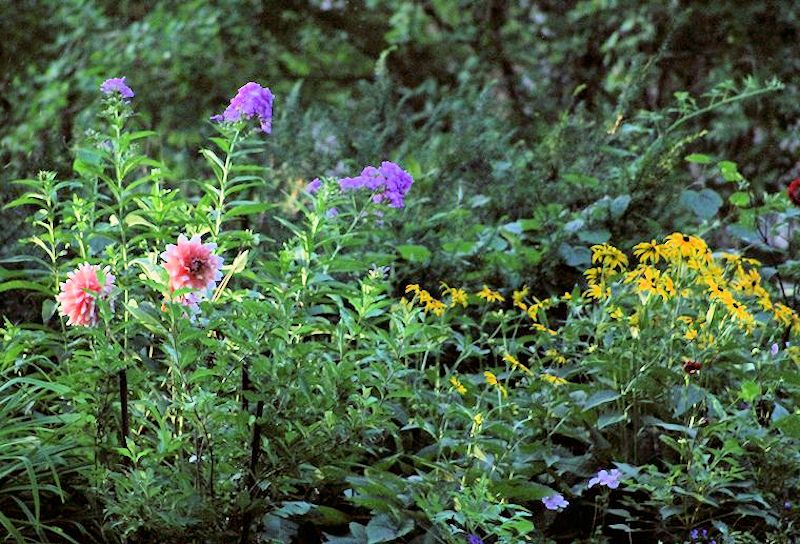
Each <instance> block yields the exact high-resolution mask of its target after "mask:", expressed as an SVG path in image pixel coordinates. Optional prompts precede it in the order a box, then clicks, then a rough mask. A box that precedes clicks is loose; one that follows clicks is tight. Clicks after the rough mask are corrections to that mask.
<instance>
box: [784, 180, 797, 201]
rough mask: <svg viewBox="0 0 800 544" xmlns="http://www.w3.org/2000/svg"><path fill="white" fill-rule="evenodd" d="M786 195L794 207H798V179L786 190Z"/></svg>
mask: <svg viewBox="0 0 800 544" xmlns="http://www.w3.org/2000/svg"><path fill="white" fill-rule="evenodd" d="M786 194H787V195H789V200H791V201H792V204H794V205H795V206H800V178H797V179H795V180H794V181H792V182H791V183H790V184H789V187H787V188H786Z"/></svg>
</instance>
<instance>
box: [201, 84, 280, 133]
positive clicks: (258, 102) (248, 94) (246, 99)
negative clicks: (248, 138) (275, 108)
mask: <svg viewBox="0 0 800 544" xmlns="http://www.w3.org/2000/svg"><path fill="white" fill-rule="evenodd" d="M273 99H274V96H273V94H272V91H270V90H269V88H267V87H262V86H261V85H259V84H258V83H254V82H252V81H251V82H249V83H247V84H245V85H243V86H242V87H240V88H239V91H238V92H237V93H236V96H234V97H233V98H231V103H230V105H229V106H228V107H227V108H225V111H224V112H222V114H221V115H215V116H214V117H212V118H211V120H212V121H218V122H219V121H225V122H227V123H233V122H236V121H238V120H240V119H241V118H242V117H244V118H245V119H252V118H253V117H258V120H259V122H260V124H261V130H262V131H264V132H266V133H267V134H269V133H270V132H272V101H273Z"/></svg>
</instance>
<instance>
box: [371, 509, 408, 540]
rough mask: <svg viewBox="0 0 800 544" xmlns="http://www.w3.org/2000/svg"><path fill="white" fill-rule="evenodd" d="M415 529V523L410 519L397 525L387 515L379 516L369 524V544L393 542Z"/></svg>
mask: <svg viewBox="0 0 800 544" xmlns="http://www.w3.org/2000/svg"><path fill="white" fill-rule="evenodd" d="M413 528H414V522H413V521H412V520H410V519H408V518H406V519H405V520H403V522H402V523H397V522H395V521H394V519H392V518H391V517H389V516H388V515H386V514H378V515H377V516H375V517H374V518H372V519H371V520H370V521H369V523H368V524H367V544H380V543H381V542H391V541H393V540H397V539H398V538H400V537H401V536H403V535H405V534H408V533H410V532H411V530H412V529H413Z"/></svg>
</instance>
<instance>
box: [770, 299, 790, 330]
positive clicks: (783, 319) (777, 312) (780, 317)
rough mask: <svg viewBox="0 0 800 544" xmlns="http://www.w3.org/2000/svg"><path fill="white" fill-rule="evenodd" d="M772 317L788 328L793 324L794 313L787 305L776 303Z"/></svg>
mask: <svg viewBox="0 0 800 544" xmlns="http://www.w3.org/2000/svg"><path fill="white" fill-rule="evenodd" d="M772 315H773V316H774V317H775V321H777V322H779V323H781V324H782V325H784V326H785V327H788V326H790V325H791V324H792V317H793V316H794V311H793V310H792V309H791V308H789V307H788V306H786V305H785V304H782V303H780V302H776V303H775V306H774V308H773V310H772Z"/></svg>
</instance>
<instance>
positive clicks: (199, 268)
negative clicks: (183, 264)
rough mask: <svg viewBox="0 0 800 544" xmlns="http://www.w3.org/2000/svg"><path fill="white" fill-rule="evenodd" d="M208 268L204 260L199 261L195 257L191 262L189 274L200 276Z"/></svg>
mask: <svg viewBox="0 0 800 544" xmlns="http://www.w3.org/2000/svg"><path fill="white" fill-rule="evenodd" d="M205 267H206V263H205V261H203V259H199V258H197V257H193V258H192V260H191V262H190V263H189V272H191V273H192V274H195V275H199V274H200V273H202V272H203V270H204V269H205Z"/></svg>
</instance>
